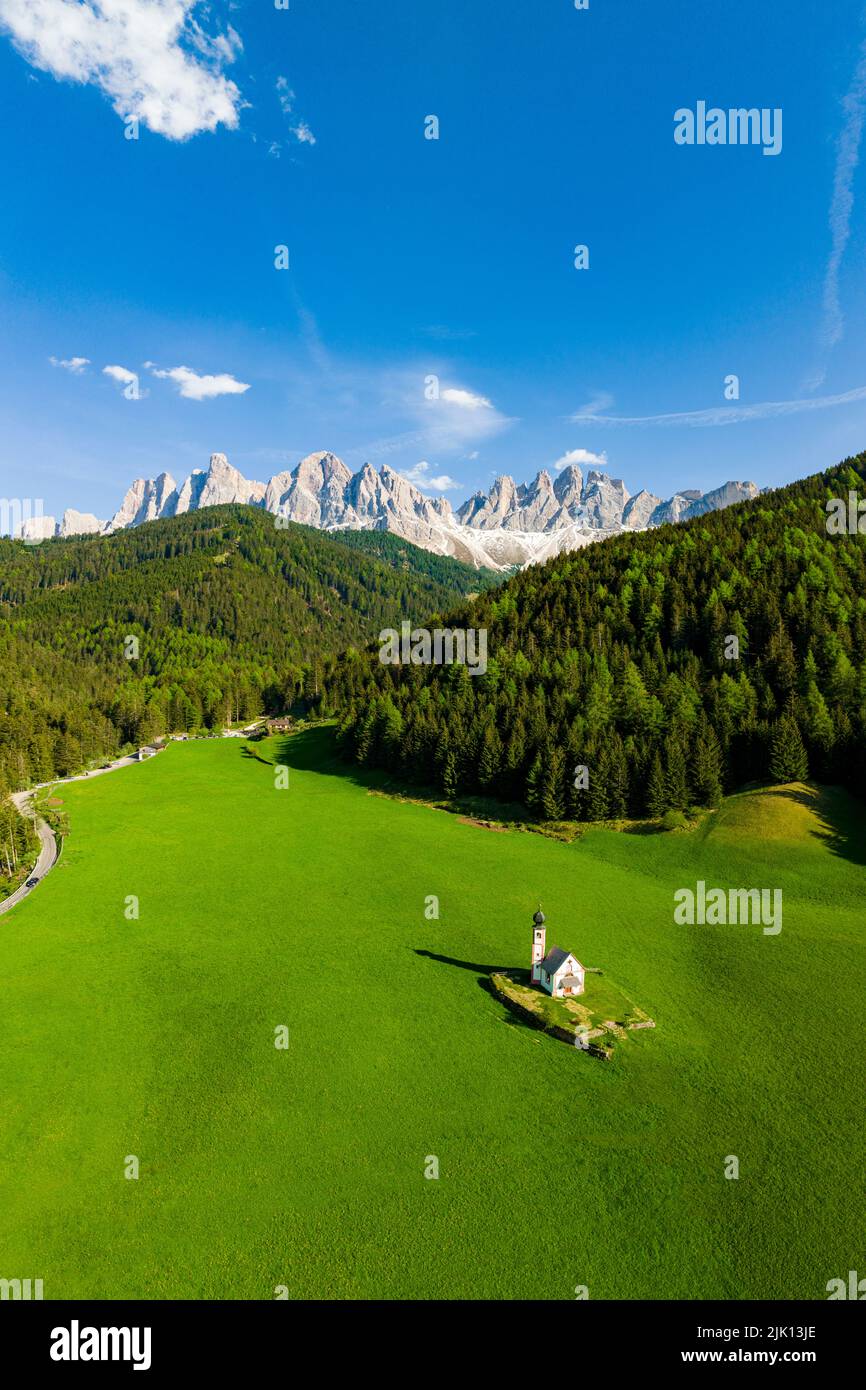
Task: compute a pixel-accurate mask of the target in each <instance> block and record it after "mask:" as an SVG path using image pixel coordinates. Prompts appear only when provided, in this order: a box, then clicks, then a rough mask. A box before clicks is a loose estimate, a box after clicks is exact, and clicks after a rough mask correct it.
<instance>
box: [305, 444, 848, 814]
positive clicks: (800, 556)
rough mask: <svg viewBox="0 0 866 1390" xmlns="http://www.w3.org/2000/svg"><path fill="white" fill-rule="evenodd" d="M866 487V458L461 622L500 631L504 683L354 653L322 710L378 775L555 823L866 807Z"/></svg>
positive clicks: (580, 562)
mask: <svg viewBox="0 0 866 1390" xmlns="http://www.w3.org/2000/svg"><path fill="white" fill-rule="evenodd" d="M864 477H866V455H860V456H858V457H857V458H855V459H849V460H847V461H846V462H845V463H844V464H841V465H839V466H838V467H837V468H834V469H831V470H830V471H829V472H828V473H825V474H819V475H815V476H814V477H812V478H808V479H805V480H804V481H802V482H798V483H794V484H792V485H791V486H789V487H786V488H783V489H781V490H779V491H777V492H773V493H770V494H767V495H766V496H763V497H760V498H757V499H755V500H754V501H751V502H746V503H742V504H740V505H738V506H734V507H731V508H730V509H728V510H726V511H721V512H716V513H711V514H709V515H707V516H703V517H700V518H696V519H695V520H693V521H690V522H687V523H685V524H684V525H680V526H666V527H663V528H661V529H659V530H655V531H651V532H644V533H641V534H636V535H623V536H619V537H616V538H614V539H612V540H609V541H606V542H603V543H601V544H598V545H592V546H589V547H587V548H586V549H584V550H580V551H577V552H573V553H571V554H568V555H562V556H559V557H557V558H556V559H553V560H551V561H550V562H549V563H548V564H546V565H545V566H543V567H537V568H530V569H527V570H524V571H522V572H521V573H519V574H517V575H515V576H514V577H513V578H511V579H510V580H509V581H508V582H507V583H506V584H505V585H504V586H503V587H502V588H501V589H499V590H496V591H493V592H490V593H485V594H483V595H481V596H480V597H479V598H478V599H477V600H475V601H474V602H472V603H471V604H467V605H464V606H463V607H461V608H460V609H459V610H456V611H455V612H453V613H452V614H451V615H449V622H450V623H451V624H453V625H454V626H465V627H472V628H476V629H481V628H486V629H487V632H488V638H487V641H488V652H489V659H488V668H487V672H486V674H484V675H476V676H471V675H470V674H469V672H468V670H467V669H466V667H464V666H460V665H453V666H422V665H418V666H410V665H406V666H397V665H387V664H382V663H380V661H379V660H378V651H372V650H368V651H364V652H363V653H356V652H349V653H347V654H346V655H345V656H344V657H343V658H341V659H340V660H338V661H337V662H336V663H334V664H333V667H332V668H330V669H329V670H328V672H327V674H326V679H325V682H324V690H323V694H322V695H321V696H320V697H319V699H318V701H316V702H314V703H316V705H317V707H318V708H320V709H322V710H323V711H325V712H333V713H337V714H338V716H339V717H340V719H341V738H342V742H343V745H344V747H345V749H346V752H347V755H348V756H349V757H351V758H353V759H356V760H357V761H358V762H360V763H362V764H364V765H367V766H375V767H382V768H386V769H390V770H392V771H395V772H397V773H399V774H400V775H401V776H404V777H406V778H410V779H415V780H416V781H419V782H423V783H425V784H428V785H436V786H438V787H440V788H441V789H442V790H443V791H444V792H445V793H446V794H453V793H459V792H468V793H482V794H487V795H492V796H497V797H501V798H504V799H507V800H520V801H523V802H524V803H525V804H526V806H527V807H528V808H529V809H530V810H531V811H533V812H534V813H536V814H537V815H538V816H540V817H544V818H546V819H559V818H562V817H569V818H572V817H573V818H577V819H588V820H601V819H606V818H609V817H620V816H627V815H631V816H642V815H652V816H657V815H659V814H662V813H663V812H664V811H666V810H668V809H674V810H677V809H682V810H684V809H687V808H688V807H689V806H692V805H712V804H714V803H715V802H717V801H718V799H719V796H720V794H721V792H722V790H728V789H731V788H733V787H736V786H739V785H741V784H742V783H744V782H747V781H750V780H753V779H765V778H768V779H774V780H778V781H790V780H795V779H797V778H802V777H805V776H807V775H811V776H813V777H815V778H817V779H819V780H827V781H839V782H845V783H847V784H848V785H849V786H851V787H852V788H853V789H854V790H856V791H858V792H859V793H860V794H862V793H863V789H864V768H866V756H864V754H866V536H864V535H853V536H852V535H829V534H828V532H827V512H826V510H825V502H826V500H827V499H829V498H845V499H847V496H848V491H849V489H853V490H854V491H856V492H857V493H858V494H860V495H863V494H864V491H866V488H864ZM731 638H736V639H737V642H736V643H734V642H732V641H731V640H730V639H731ZM737 649H738V654H736V653H737ZM578 767H586V768H587V770H588V785H586V786H582V785H581V783H582V782H583V781H585V780H586V779H585V778H583V777H581V776H577V775H576V769H577V768H578Z"/></svg>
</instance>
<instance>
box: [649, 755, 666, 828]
mask: <svg viewBox="0 0 866 1390" xmlns="http://www.w3.org/2000/svg"><path fill="white" fill-rule="evenodd" d="M667 809H668V795H667V789H666V784H665V774H664V769H663V768H662V760H661V758H660V757H659V752H658V749H656V751H655V753H654V754H653V760H652V766H651V768H650V775H649V782H648V783H647V793H646V810H647V815H648V816H651V817H652V819H653V820H659V819H660V818H661V817H662V816H663V815H664V813H665V811H666V810H667Z"/></svg>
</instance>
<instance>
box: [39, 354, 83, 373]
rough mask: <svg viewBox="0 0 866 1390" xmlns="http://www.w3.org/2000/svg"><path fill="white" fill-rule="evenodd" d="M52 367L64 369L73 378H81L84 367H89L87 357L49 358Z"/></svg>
mask: <svg viewBox="0 0 866 1390" xmlns="http://www.w3.org/2000/svg"><path fill="white" fill-rule="evenodd" d="M48 361H49V362H50V363H51V365H52V367H64V368H65V369H66V371H67V372H72V375H73V376H81V374H82V372H83V371H84V369H85V367H89V366H90V358H89V357H49V359H48Z"/></svg>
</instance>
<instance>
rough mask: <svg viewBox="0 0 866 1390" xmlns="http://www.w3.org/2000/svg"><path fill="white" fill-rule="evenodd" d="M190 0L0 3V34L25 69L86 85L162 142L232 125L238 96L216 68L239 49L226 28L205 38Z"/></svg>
mask: <svg viewBox="0 0 866 1390" xmlns="http://www.w3.org/2000/svg"><path fill="white" fill-rule="evenodd" d="M196 5H197V0H88V2H87V3H71V0H0V28H2V29H5V30H6V31H7V32H8V33H9V34H10V35H11V37H12V40H13V42H14V44H15V46H16V48H18V50H19V51H20V52H21V53H22V54H23V55H24V57H25V58H26V59H27V61H28V62H29V63H31V64H32V65H33V66H34V67H36V68H39V69H40V70H42V71H43V72H49V73H51V74H52V75H53V76H54V77H56V78H59V79H65V80H67V81H70V82H82V83H91V84H93V85H95V86H97V87H99V88H100V90H101V91H103V92H104V93H105V95H106V96H107V97H109V98H110V100H111V103H112V106H113V107H114V110H115V111H116V112H117V114H118V115H119V116H121V117H122V118H124V119H126V118H127V117H129V116H137V117H138V119H139V120H140V121H141V122H142V124H144V125H146V126H148V127H149V129H151V130H153V131H155V132H156V133H157V134H158V135H164V136H166V138H167V139H169V140H185V139H187V138H188V137H189V136H191V135H196V134H198V132H199V131H203V130H215V129H216V127H217V126H218V125H224V126H227V127H229V128H234V127H235V126H236V125H237V123H238V110H239V108H240V105H241V94H240V92H239V90H238V88H237V87H236V85H235V83H234V82H232V81H230V79H229V78H227V77H225V76H224V75H223V71H222V69H223V68H224V66H225V65H226V64H228V63H231V62H232V61H233V60H234V58H235V57H236V56H237V54H238V53H239V52H240V50H241V47H242V45H241V41H240V38H239V37H238V35H237V34H236V33H235V31H234V29H232V28H231V26H229V28H228V29H227V30H225V32H222V33H216V34H213V35H210V34H206V33H205V32H204V30H203V29H202V28H201V26H200V25H199V24H198V23H197V21H196V20H195V19H193V17H192V12H193V10H194V9H195V8H196Z"/></svg>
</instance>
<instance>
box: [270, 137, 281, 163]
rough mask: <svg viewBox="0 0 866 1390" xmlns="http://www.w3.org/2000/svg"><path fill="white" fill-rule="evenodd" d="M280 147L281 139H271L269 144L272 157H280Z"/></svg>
mask: <svg viewBox="0 0 866 1390" xmlns="http://www.w3.org/2000/svg"><path fill="white" fill-rule="evenodd" d="M280 148H281V146H280V142H279V140H272V141H271V143H270V145H269V146H268V154H269V156H270V157H271V159H279V157H280Z"/></svg>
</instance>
